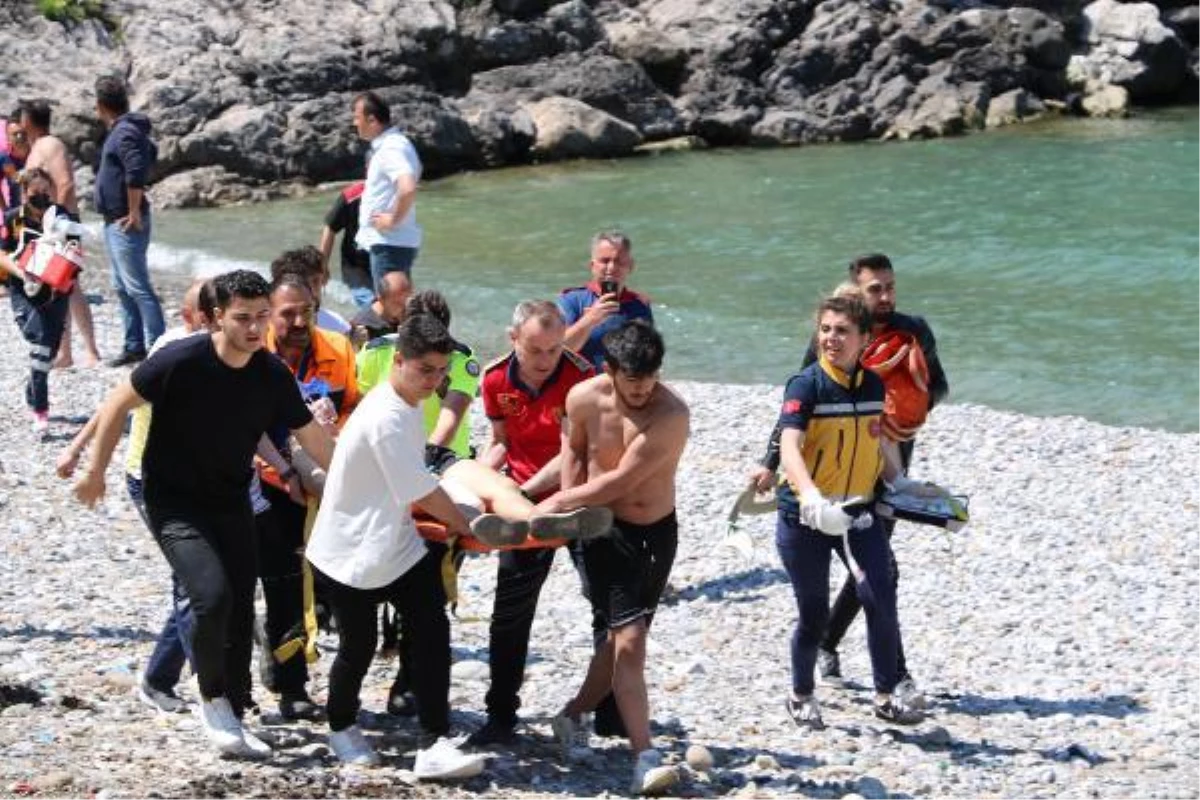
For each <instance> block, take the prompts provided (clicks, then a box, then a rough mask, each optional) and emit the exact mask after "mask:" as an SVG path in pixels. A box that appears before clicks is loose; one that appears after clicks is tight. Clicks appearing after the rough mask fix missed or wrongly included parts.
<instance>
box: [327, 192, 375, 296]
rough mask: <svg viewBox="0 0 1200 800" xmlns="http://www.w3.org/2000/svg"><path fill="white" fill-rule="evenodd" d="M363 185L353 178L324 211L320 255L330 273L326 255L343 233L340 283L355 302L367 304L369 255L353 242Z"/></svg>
mask: <svg viewBox="0 0 1200 800" xmlns="http://www.w3.org/2000/svg"><path fill="white" fill-rule="evenodd" d="M365 187H366V184H365V183H364V182H363V181H355V182H354V183H352V184H350V185H349V186H347V187H346V188H344V189H342V190H341V191H340V192H338V193H337V197H335V198H334V199H333V205H332V206H330V208H329V211H328V212H326V214H325V225H324V226H323V227H322V228H321V243H320V245H319V247H320V249H321V257H322V258H323V259H324V260H325V272H327V273H329V272H332V270H330V269H329V256H330V254H332V253H333V242H334V240H335V239H337V236H338V234H339V233H340V234H341V235H342V245H341V248H340V250H341V254H342V283H344V284H346V288H348V289H349V290H350V297H351V298H353V300H354V304H355V305H356V306H359V307H360V308H361V307H362V306H365V305H368V304H370V302H371V300H372V299H374V296H375V294H374V291H375V290H374V281H372V280H371V256H370V254H369V253H367V251H366V250H363V249H362V248H360V247H359V246H358V244H357V243H356V242H355V238H356V237H357V236H358V209H359V207H360V206H361V204H362V193H363V189H364V188H365Z"/></svg>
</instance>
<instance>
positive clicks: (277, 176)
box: [0, 0, 1200, 208]
mask: <svg viewBox="0 0 1200 800" xmlns="http://www.w3.org/2000/svg"><path fill="white" fill-rule="evenodd" d="M79 5H82V4H79ZM97 7H98V8H100V9H102V10H100V11H96V12H95V13H94V14H93V15H92V16H90V17H86V18H84V19H82V20H77V21H70V20H68V21H52V20H50V19H47V18H46V17H44V16H42V14H41V13H39V11H38V10H37V9H36V8H35V7H34V4H33V3H32V2H27V1H26V0H21V1H20V2H16V1H14V2H10V3H4V4H2V5H0V34H2V35H3V39H4V41H5V56H6V58H5V61H6V68H7V70H8V73H7V75H8V80H7V81H6V83H7V85H8V87H9V91H10V98H9V101H10V102H9V104H10V105H14V104H15V101H16V100H17V98H18V97H36V96H44V97H48V98H51V99H52V100H53V101H54V102H55V104H56V108H55V114H56V121H55V123H54V128H55V132H57V133H58V134H59V135H61V136H63V138H64V139H65V140H66V141H67V143H68V145H69V146H70V147H71V150H72V152H74V153H76V154H77V155H78V157H79V162H80V166H81V170H82V171H83V172H84V173H86V172H88V171H89V170H90V168H91V163H92V159H93V157H94V155H95V149H96V141H97V140H98V138H99V137H100V135H101V134H102V131H101V130H100V129H99V127H98V124H97V122H96V120H95V115H94V113H93V106H94V99H93V96H92V94H91V91H92V84H93V82H94V80H95V78H96V76H97V75H100V74H103V73H112V72H116V73H119V74H121V75H126V76H128V78H129V80H130V82H131V84H132V88H133V91H134V95H133V101H134V107H135V109H137V110H141V111H144V112H145V113H147V114H148V115H149V116H150V118H151V120H152V122H153V124H154V130H155V137H156V138H157V140H158V142H159V144H160V161H159V165H158V169H157V172H158V175H157V177H158V180H159V185H158V186H157V188H156V190H155V192H154V194H155V201H156V204H157V206H158V207H160V208H162V207H167V206H172V205H190V206H196V205H213V204H220V203H230V202H237V201H242V200H251V199H259V198H262V197H265V196H274V195H278V194H281V193H287V192H292V191H300V190H303V188H304V187H306V186H311V185H313V184H315V183H319V182H323V181H335V180H345V179H349V178H353V177H358V176H360V175H361V173H362V152H363V148H362V145H361V143H360V142H359V141H358V140H357V138H356V136H355V133H354V130H353V128H352V127H351V126H350V124H349V113H350V112H349V109H350V102H351V98H352V97H353V96H354V94H355V93H357V92H360V91H363V90H367V89H371V90H376V91H378V92H379V93H380V94H381V95H382V96H383V97H384V98H385V99H386V101H387V102H388V103H390V104H391V105H392V108H393V114H394V117H395V118H396V119H397V120H398V121H399V122H400V124H401V125H402V126H403V128H404V129H405V131H406V132H407V133H408V134H409V135H410V136H411V137H412V139H413V140H414V142H415V143H416V145H417V147H418V149H419V150H420V153H421V157H422V159H423V161H424V163H425V167H426V175H427V176H437V175H440V174H445V173H448V172H454V171H458V170H464V169H478V168H483V167H488V166H496V165H503V164H514V163H525V162H529V161H534V160H539V161H540V160H550V159H556V158H578V157H601V158H607V157H611V156H614V155H625V154H629V153H632V152H635V151H636V150H638V149H639V148H645V147H647V146H655V145H658V143H660V142H663V141H668V140H670V141H675V142H682V143H684V145H685V146H702V145H705V144H710V145H795V144H807V143H813V142H826V141H859V140H864V139H880V138H899V139H907V138H912V137H932V136H945V135H953V134H959V133H963V132H967V131H972V130H977V129H981V128H984V127H995V126H999V125H1006V124H1011V123H1013V122H1019V121H1022V120H1028V119H1033V118H1037V117H1039V116H1041V115H1044V114H1046V113H1080V114H1087V115H1092V116H1113V115H1115V116H1120V115H1124V114H1127V113H1129V110H1130V107H1131V105H1133V104H1158V103H1172V102H1185V103H1194V102H1195V101H1196V94H1197V63H1198V62H1197V49H1196V47H1197V38H1198V24H1200V10H1198V8H1197V6H1196V5H1195V4H1194V3H1189V2H1188V0H1183V1H1182V2H1178V0H1170V1H1169V2H1159V3H1148V2H1142V3H1121V2H1117V0H1094V2H1091V3H1087V4H1084V3H1081V2H1079V1H1078V0H1051V2H1036V3H1034V2H1029V3H1024V4H1022V3H1009V2H993V3H983V2H975V0H872V1H871V2H861V0H819V1H818V2H813V1H812V0H591V1H585V0H566V1H565V2H563V1H562V0H520V1H516V0H470V1H469V2H467V1H466V0H458V1H457V2H450V1H449V0H373V2H371V3H346V2H340V0H307V2H303V3H283V2H265V0H223V1H222V2H221V3H219V4H216V5H214V4H212V3H206V2H200V1H199V0H179V2H171V3H162V2H157V0H106V2H105V3H103V4H98V6H97ZM659 146H661V145H659ZM80 179H81V181H82V182H83V183H84V184H85V185H86V184H87V182H88V177H87V175H86V174H83V175H81V178H80Z"/></svg>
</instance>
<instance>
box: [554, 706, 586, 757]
mask: <svg viewBox="0 0 1200 800" xmlns="http://www.w3.org/2000/svg"><path fill="white" fill-rule="evenodd" d="M588 716H589V715H587V714H581V715H580V717H579V720H578V721H576V720H574V719H571V718H570V717H569V716H567V715H566V714H565V713H562V712H559V713H558V714H555V715H554V719H552V720H550V729H551V730H553V731H554V738H555V739H556V740H557V741H558V746H559V747H561V748H562V758H563V761H570V760H571V757H572V755H573V754H574V751H576V750H589V749H590V748H591V746H592V741H591V739H592V736H591V731H590V730H589V727H590V726H589V724H588V723H589V721H590V720H589V719H588Z"/></svg>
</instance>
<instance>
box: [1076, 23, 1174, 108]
mask: <svg viewBox="0 0 1200 800" xmlns="http://www.w3.org/2000/svg"><path fill="white" fill-rule="evenodd" d="M1082 21H1083V26H1082V30H1081V34H1080V38H1081V40H1082V41H1083V42H1084V43H1085V44H1087V45H1088V51H1087V52H1086V53H1084V54H1081V55H1077V56H1076V57H1074V58H1072V59H1071V63H1070V65H1069V68H1068V71H1067V77H1068V79H1069V80H1070V81H1071V82H1072V83H1075V84H1080V83H1085V82H1087V81H1093V82H1096V83H1100V84H1111V85H1115V86H1120V87H1122V88H1124V89H1126V90H1128V91H1129V94H1130V96H1131V97H1132V98H1134V99H1141V100H1153V99H1157V98H1166V97H1172V96H1174V95H1175V94H1176V93H1177V92H1178V91H1179V89H1180V87H1181V86H1182V85H1183V83H1184V79H1185V74H1186V66H1187V61H1188V51H1187V48H1186V47H1185V45H1184V44H1183V42H1182V41H1181V40H1180V38H1179V36H1178V35H1176V33H1175V31H1174V30H1172V29H1171V28H1170V27H1168V26H1167V25H1164V24H1163V22H1162V19H1161V17H1160V15H1159V10H1158V7H1157V6H1155V5H1153V4H1151V3H1118V2H1116V0H1096V2H1094V3H1092V4H1090V5H1089V6H1088V7H1087V8H1085V9H1084V10H1083V20H1082Z"/></svg>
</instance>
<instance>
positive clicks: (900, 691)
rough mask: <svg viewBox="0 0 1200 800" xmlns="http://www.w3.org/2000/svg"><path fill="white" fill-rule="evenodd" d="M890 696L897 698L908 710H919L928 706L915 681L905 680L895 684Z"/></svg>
mask: <svg viewBox="0 0 1200 800" xmlns="http://www.w3.org/2000/svg"><path fill="white" fill-rule="evenodd" d="M892 694H893V695H895V696H896V697H898V698H899V699H900V701H901V702H903V703H904V705H906V706H908V707H909V708H915V709H917V710H921V709H924V708H925V707H926V706H927V705H929V704H928V703H927V702H926V700H925V693H924V692H922V691H921V689H920V688H919V687H918V686H917V684H916V681H914V680H913V679H912V678H905V679H904V680H902V681H900V682H899V683H897V684H896V688H895V689H893V690H892Z"/></svg>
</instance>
